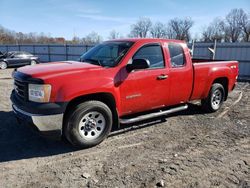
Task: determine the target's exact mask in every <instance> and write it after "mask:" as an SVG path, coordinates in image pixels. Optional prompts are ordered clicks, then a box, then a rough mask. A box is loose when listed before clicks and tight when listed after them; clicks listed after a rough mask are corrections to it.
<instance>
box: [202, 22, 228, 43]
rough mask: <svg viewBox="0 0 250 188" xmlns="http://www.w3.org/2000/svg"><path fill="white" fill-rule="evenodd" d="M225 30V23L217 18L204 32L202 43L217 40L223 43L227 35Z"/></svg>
mask: <svg viewBox="0 0 250 188" xmlns="http://www.w3.org/2000/svg"><path fill="white" fill-rule="evenodd" d="M224 28H225V23H224V21H223V20H221V19H219V18H215V19H214V20H213V22H211V23H210V24H209V26H208V27H206V28H205V29H204V30H203V32H202V41H204V42H214V41H215V40H217V41H218V42H222V40H223V39H224V35H225V32H224Z"/></svg>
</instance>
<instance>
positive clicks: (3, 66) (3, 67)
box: [0, 61, 8, 69]
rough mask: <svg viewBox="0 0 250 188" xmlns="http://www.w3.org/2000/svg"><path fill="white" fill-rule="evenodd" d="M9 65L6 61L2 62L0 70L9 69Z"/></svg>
mask: <svg viewBox="0 0 250 188" xmlns="http://www.w3.org/2000/svg"><path fill="white" fill-rule="evenodd" d="M7 67H8V65H7V63H6V62H4V61H0V69H7Z"/></svg>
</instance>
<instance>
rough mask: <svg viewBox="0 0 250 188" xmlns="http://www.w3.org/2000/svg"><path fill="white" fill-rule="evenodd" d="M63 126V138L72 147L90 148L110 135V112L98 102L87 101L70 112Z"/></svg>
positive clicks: (104, 105)
mask: <svg viewBox="0 0 250 188" xmlns="http://www.w3.org/2000/svg"><path fill="white" fill-rule="evenodd" d="M64 126H65V127H64V136H65V137H66V139H67V140H68V141H69V142H70V143H71V144H72V145H74V146H77V147H81V148H88V147H92V146H95V145H97V144H99V143H101V142H102V141H103V140H104V139H105V138H106V137H107V136H108V134H109V133H110V130H111V127H112V112H111V110H110V109H109V107H108V106H107V105H106V104H104V103H102V102H100V101H87V102H84V103H81V104H79V105H77V106H76V107H75V108H74V109H72V110H70V113H69V114H68V115H67V118H66V121H65V125H64Z"/></svg>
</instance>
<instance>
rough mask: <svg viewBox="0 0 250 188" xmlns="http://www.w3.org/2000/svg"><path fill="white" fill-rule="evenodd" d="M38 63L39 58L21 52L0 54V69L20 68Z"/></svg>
mask: <svg viewBox="0 0 250 188" xmlns="http://www.w3.org/2000/svg"><path fill="white" fill-rule="evenodd" d="M37 63H39V58H38V57H37V56H34V55H32V54H30V53H29V52H23V51H11V52H6V53H2V52H0V69H6V68H8V67H21V66H24V65H35V64H37Z"/></svg>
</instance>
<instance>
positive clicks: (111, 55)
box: [80, 41, 134, 67]
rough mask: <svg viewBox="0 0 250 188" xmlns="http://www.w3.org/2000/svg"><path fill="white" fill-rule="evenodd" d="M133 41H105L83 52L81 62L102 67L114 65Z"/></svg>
mask: <svg viewBox="0 0 250 188" xmlns="http://www.w3.org/2000/svg"><path fill="white" fill-rule="evenodd" d="M133 44H134V43H133V42H124V41H123V42H105V43H102V44H99V45H97V46H95V47H94V48H92V49H91V50H89V51H88V52H86V53H85V54H83V55H82V56H81V58H80V61H81V62H87V63H91V64H95V65H100V66H103V67H114V66H116V65H117V64H118V63H119V61H120V60H121V59H122V58H123V56H124V55H125V54H126V53H127V51H128V50H129V49H130V48H131V46H132V45H133Z"/></svg>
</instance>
